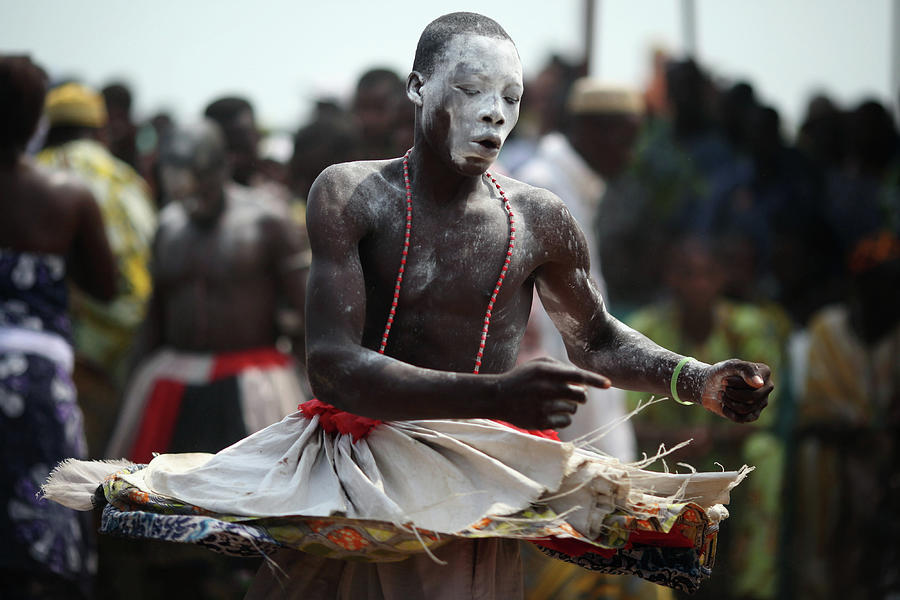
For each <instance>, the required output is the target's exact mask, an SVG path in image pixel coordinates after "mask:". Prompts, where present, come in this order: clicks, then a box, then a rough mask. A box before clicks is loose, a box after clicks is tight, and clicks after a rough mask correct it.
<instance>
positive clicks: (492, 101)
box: [478, 96, 506, 125]
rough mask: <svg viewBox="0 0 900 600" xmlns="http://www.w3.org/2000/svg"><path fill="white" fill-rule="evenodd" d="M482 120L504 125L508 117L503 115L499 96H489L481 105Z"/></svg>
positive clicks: (480, 116) (480, 115)
mask: <svg viewBox="0 0 900 600" xmlns="http://www.w3.org/2000/svg"><path fill="white" fill-rule="evenodd" d="M478 116H479V118H480V119H481V121H484V122H485V123H491V124H493V125H503V124H504V123H505V122H506V118H505V117H504V116H503V108H502V105H501V99H500V97H499V96H488V97H487V98H486V99H485V102H484V104H483V105H482V107H481V112H480V114H479V115H478Z"/></svg>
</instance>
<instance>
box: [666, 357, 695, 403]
mask: <svg viewBox="0 0 900 600" xmlns="http://www.w3.org/2000/svg"><path fill="white" fill-rule="evenodd" d="M692 360H694V357H693V356H685V357H684V358H682V359H681V360H680V361H678V364H677V365H675V370H674V371H672V382H671V383H670V384H669V390H670V391H671V392H672V400H674V401H675V402H677V403H678V404H684V405H686V406H690V405H692V404H693V402H686V401H684V400H682V399H681V398H679V397H678V375H679V374H681V369H682V368H684V365H686V364H687V363H688V362H689V361H692Z"/></svg>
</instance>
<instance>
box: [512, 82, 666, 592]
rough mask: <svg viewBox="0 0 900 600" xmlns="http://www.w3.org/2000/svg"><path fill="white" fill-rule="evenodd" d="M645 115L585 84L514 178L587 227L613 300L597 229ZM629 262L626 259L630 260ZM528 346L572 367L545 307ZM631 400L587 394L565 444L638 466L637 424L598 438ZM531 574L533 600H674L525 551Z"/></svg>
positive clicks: (618, 93)
mask: <svg viewBox="0 0 900 600" xmlns="http://www.w3.org/2000/svg"><path fill="white" fill-rule="evenodd" d="M642 113H643V99H642V98H641V96H640V95H639V94H638V93H637V92H636V91H635V90H631V89H628V88H624V87H621V86H613V85H608V84H605V83H604V82H602V81H600V80H596V79H590V78H582V79H578V80H576V81H575V82H574V85H572V86H571V93H570V96H569V98H568V101H567V102H566V104H565V107H564V113H563V115H562V117H561V119H560V121H558V122H557V123H558V126H559V129H558V130H551V131H548V132H546V133H545V134H544V135H543V136H542V137H541V138H540V141H539V143H538V146H537V149H536V152H535V155H534V156H533V157H532V158H531V159H530V160H528V161H526V162H525V164H523V165H522V166H521V167H520V168H519V169H518V170H517V171H516V173H515V175H516V177H518V178H519V179H521V180H522V181H524V182H525V183H529V184H531V185H535V186H537V187H541V188H545V189H548V190H550V191H552V192H553V193H555V194H556V195H557V196H559V198H560V199H561V200H562V201H563V202H564V203H565V205H566V207H567V208H568V210H569V212H570V213H571V214H572V216H573V217H574V218H575V220H576V221H577V222H578V223H580V224H581V225H582V228H583V231H584V234H585V240H586V243H587V246H588V247H589V248H590V249H591V253H592V255H594V259H592V260H591V276H592V277H593V279H594V281H596V282H597V284H598V285H599V286H600V287H601V290H603V293H604V297H606V294H605V289H603V288H604V283H603V275H602V274H601V271H600V262H599V261H598V260H596V251H597V240H596V238H595V236H594V235H593V227H592V224H593V223H594V221H595V220H597V219H602V218H603V217H604V207H603V205H602V204H601V202H600V201H601V198H602V197H603V194H604V191H605V188H606V183H607V181H609V180H611V179H614V178H616V177H618V176H619V175H620V174H621V173H622V172H624V170H625V168H626V166H627V165H628V162H629V160H630V158H631V150H632V147H633V145H634V142H635V139H636V137H637V133H638V129H639V124H640V119H641V116H642ZM624 260H627V257H625V258H624ZM526 340H528V345H527V346H526V347H524V348H523V350H522V351H521V352H520V357H519V361H520V362H524V361H527V360H531V359H534V358H537V357H539V356H550V357H552V358H555V359H557V360H560V361H567V360H568V357H567V352H566V348H565V345H564V344H563V340H562V337H561V336H560V334H559V331H558V330H557V329H556V327H555V326H554V324H553V322H552V321H551V320H550V317H548V316H547V314H546V312H545V311H544V309H543V308H542V307H540V306H539V305H538V301H537V300H535V304H534V306H533V307H532V314H531V318H530V321H529V324H528V329H527V333H526ZM625 412H626V411H625V392H623V391H622V390H619V389H616V388H609V389H605V390H601V389H591V390H589V391H588V403H587V404H585V405H584V406H583V407H581V409H580V410H579V412H578V414H577V416H576V417H575V418H574V419H573V420H572V424H571V425H570V426H568V427H566V428H564V429H561V430H560V431H559V434H560V439H562V440H564V441H578V440H584V441H585V442H589V443H590V444H591V446H593V447H595V448H597V449H599V450H601V451H603V452H605V453H607V454H609V455H611V456H615V457H616V458H618V459H619V460H622V461H624V462H628V461H632V460H634V459H635V458H636V451H635V439H634V430H633V428H632V425H631V422H628V421H626V422H624V423H621V424H620V425H617V426H615V427H614V428H612V429H611V430H610V431H608V432H607V433H606V434H605V435H603V436H602V437H599V438H598V437H597V432H598V431H600V430H602V429H603V428H604V427H607V426H608V425H610V424H611V423H613V422H614V421H616V420H618V419H621V418H622V417H624V415H625ZM522 553H523V560H524V561H525V565H526V567H525V573H526V598H535V599H536V598H572V597H574V596H573V595H572V594H575V593H576V590H578V593H582V594H584V597H593V595H594V594H597V593H603V594H604V595H605V597H610V598H622V599H625V598H653V599H656V598H668V597H671V591H670V590H665V589H664V588H660V587H658V586H656V585H653V584H649V583H647V582H644V581H641V580H639V579H637V578H633V577H621V576H612V575H598V574H596V573H590V572H587V571H585V570H584V569H581V568H579V567H577V566H576V565H572V564H568V563H561V562H559V561H555V560H548V558H547V557H545V556H543V555H542V554H541V553H540V552H539V551H538V550H537V549H535V548H533V547H532V545H530V544H524V545H523V548H522Z"/></svg>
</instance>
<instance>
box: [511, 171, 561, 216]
mask: <svg viewBox="0 0 900 600" xmlns="http://www.w3.org/2000/svg"><path fill="white" fill-rule="evenodd" d="M495 178H496V179H497V183H499V184H500V187H501V188H502V189H503V191H504V192H505V193H506V197H507V198H508V199H509V201H510V204H511V205H512V206H513V207H518V208H519V210H521V211H525V212H526V213H528V214H531V215H534V216H539V217H542V218H546V217H551V216H552V215H554V214H556V215H559V214H562V213H561V211H562V212H563V213H567V212H568V211H567V209H566V204H565V202H563V201H562V200H561V199H560V198H559V196H557V195H556V194H554V193H553V192H551V191H550V190H548V189H547V188H543V187H539V186H536V185H531V184H530V183H525V182H524V181H520V180H518V179H513V178H512V177H509V176H505V175H496V176H495Z"/></svg>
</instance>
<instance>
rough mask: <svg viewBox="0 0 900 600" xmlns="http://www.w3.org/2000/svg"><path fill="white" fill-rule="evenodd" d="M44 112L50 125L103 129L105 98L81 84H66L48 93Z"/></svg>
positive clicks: (104, 123) (104, 122)
mask: <svg viewBox="0 0 900 600" xmlns="http://www.w3.org/2000/svg"><path fill="white" fill-rule="evenodd" d="M44 112H45V113H46V114H47V119H49V121H50V125H51V126H53V125H76V126H81V127H103V126H104V125H106V104H105V102H104V101H103V96H101V95H100V94H98V93H97V92H95V91H94V90H92V89H91V88H89V87H87V86H84V85H81V84H80V83H65V84H63V85H61V86H59V87H56V88H53V89H52V90H50V91H49V92H48V93H47V100H46V102H45V103H44Z"/></svg>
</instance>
